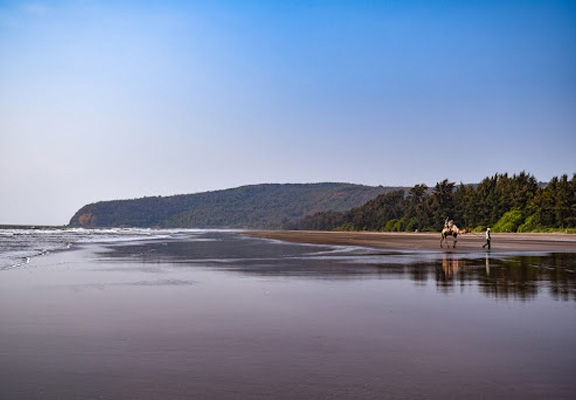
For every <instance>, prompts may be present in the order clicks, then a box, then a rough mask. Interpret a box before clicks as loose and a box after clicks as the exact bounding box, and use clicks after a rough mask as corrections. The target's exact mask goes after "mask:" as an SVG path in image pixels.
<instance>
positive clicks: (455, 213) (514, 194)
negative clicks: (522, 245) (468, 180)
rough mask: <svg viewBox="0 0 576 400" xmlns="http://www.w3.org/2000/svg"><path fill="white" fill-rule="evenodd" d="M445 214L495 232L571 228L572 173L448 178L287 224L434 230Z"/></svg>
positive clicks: (575, 219)
mask: <svg viewBox="0 0 576 400" xmlns="http://www.w3.org/2000/svg"><path fill="white" fill-rule="evenodd" d="M446 217H449V218H450V219H453V220H454V221H455V222H456V224H457V225H458V226H460V227H467V228H469V229H473V230H475V231H484V230H485V229H486V228H487V227H492V230H493V231H494V232H547V231H555V232H556V231H561V232H574V233H576V174H574V175H573V176H572V179H570V178H569V177H568V175H567V174H564V175H562V176H560V177H553V178H552V179H551V180H550V182H549V183H546V184H543V183H542V182H539V181H537V180H536V178H535V177H534V176H533V175H531V174H529V173H526V172H524V171H523V172H521V173H519V174H514V175H512V176H509V175H508V174H507V173H504V174H495V175H494V176H489V177H486V178H484V179H483V180H482V182H480V183H479V184H473V185H465V184H462V183H461V184H460V185H456V184H455V183H454V182H449V181H448V180H447V179H445V180H443V181H441V182H438V183H437V184H436V186H435V187H434V188H429V187H428V186H426V185H424V184H419V185H416V186H414V187H413V188H411V189H409V190H398V191H390V192H388V193H385V194H382V195H379V196H378V197H376V198H374V199H372V200H370V201H368V202H367V203H366V204H363V205H361V206H359V207H354V208H352V209H350V210H349V211H345V212H335V211H328V212H319V213H316V214H312V215H307V216H305V217H304V218H302V219H300V220H298V221H290V223H289V224H287V227H288V228H291V229H303V230H352V231H361V230H371V231H384V232H412V231H419V232H422V231H436V232H438V231H439V230H440V229H442V227H443V225H444V220H445V218H446Z"/></svg>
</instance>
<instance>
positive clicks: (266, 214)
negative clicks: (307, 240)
mask: <svg viewBox="0 0 576 400" xmlns="http://www.w3.org/2000/svg"><path fill="white" fill-rule="evenodd" d="M395 189H398V188H385V187H382V186H380V187H371V186H362V185H353V184H346V183H318V184H286V185H279V184H266V185H252V186H243V187H239V188H235V189H228V190H220V191H214V192H205V193H197V194H187V195H177V196H169V197H161V196H159V197H145V198H141V199H133V200H114V201H103V202H99V203H94V204H88V205H86V206H84V207H82V208H81V209H80V210H79V211H78V212H76V214H75V215H74V216H73V217H72V219H71V220H70V226H84V227H162V228H256V229H258V228H268V229H278V228H281V227H282V226H283V225H284V224H286V223H287V221H289V220H297V219H299V218H301V217H304V216H305V215H308V214H313V213H317V212H320V211H326V210H334V211H332V212H331V213H332V214H334V215H337V214H339V212H341V211H344V210H348V209H350V208H352V207H356V206H359V205H361V204H364V203H366V202H367V201H368V200H370V199H373V198H374V197H376V196H378V195H380V194H382V193H387V192H389V191H391V190H395ZM332 214H330V213H328V215H329V216H331V215H332ZM330 218H331V217H330ZM343 223H344V221H340V223H339V224H338V225H342V224H343ZM318 228H319V227H318Z"/></svg>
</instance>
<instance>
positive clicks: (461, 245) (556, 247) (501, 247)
mask: <svg viewBox="0 0 576 400" xmlns="http://www.w3.org/2000/svg"><path fill="white" fill-rule="evenodd" d="M245 234H247V235H249V236H252V237H258V238H263V239H273V240H281V241H285V242H296V243H309V244H329V245H345V246H363V247H377V248H385V249H391V250H440V233H408V232H398V233H396V232H395V233H390V232H329V231H248V232H245ZM448 242H449V245H450V248H452V239H451V238H448ZM484 243H485V236H484V234H483V233H467V234H463V235H460V236H458V244H457V246H456V248H457V249H460V250H476V251H477V250H482V245H483V244H484ZM444 248H446V245H444ZM491 251H550V252H562V251H570V252H572V251H576V235H571V234H564V233H494V234H492V250H491Z"/></svg>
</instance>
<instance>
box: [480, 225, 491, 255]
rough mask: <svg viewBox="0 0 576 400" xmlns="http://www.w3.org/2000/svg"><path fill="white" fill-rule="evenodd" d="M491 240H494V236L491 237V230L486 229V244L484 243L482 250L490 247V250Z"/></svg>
mask: <svg viewBox="0 0 576 400" xmlns="http://www.w3.org/2000/svg"><path fill="white" fill-rule="evenodd" d="M491 240H492V236H491V235H490V228H486V243H484V245H483V246H482V248H485V247H486V246H488V250H490V241H491Z"/></svg>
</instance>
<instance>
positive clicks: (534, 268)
mask: <svg viewBox="0 0 576 400" xmlns="http://www.w3.org/2000/svg"><path fill="white" fill-rule="evenodd" d="M435 278H436V283H437V287H438V289H439V290H440V291H442V292H451V291H453V290H454V289H455V287H456V286H459V287H465V286H467V283H471V282H478V285H479V288H480V291H481V292H483V293H485V294H486V295H489V296H490V297H495V298H502V299H508V298H515V299H520V300H530V299H533V298H535V297H536V296H537V295H538V293H539V291H541V290H542V289H544V288H546V289H548V291H549V293H550V294H551V295H552V297H553V298H554V299H556V300H564V301H568V300H572V301H576V254H550V255H547V256H513V257H509V258H506V259H498V258H497V259H491V258H490V256H489V255H486V258H485V259H484V260H478V259H470V260H469V259H460V258H459V257H458V255H456V254H444V257H443V259H442V262H441V264H440V265H439V266H438V267H437V268H436V270H435Z"/></svg>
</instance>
